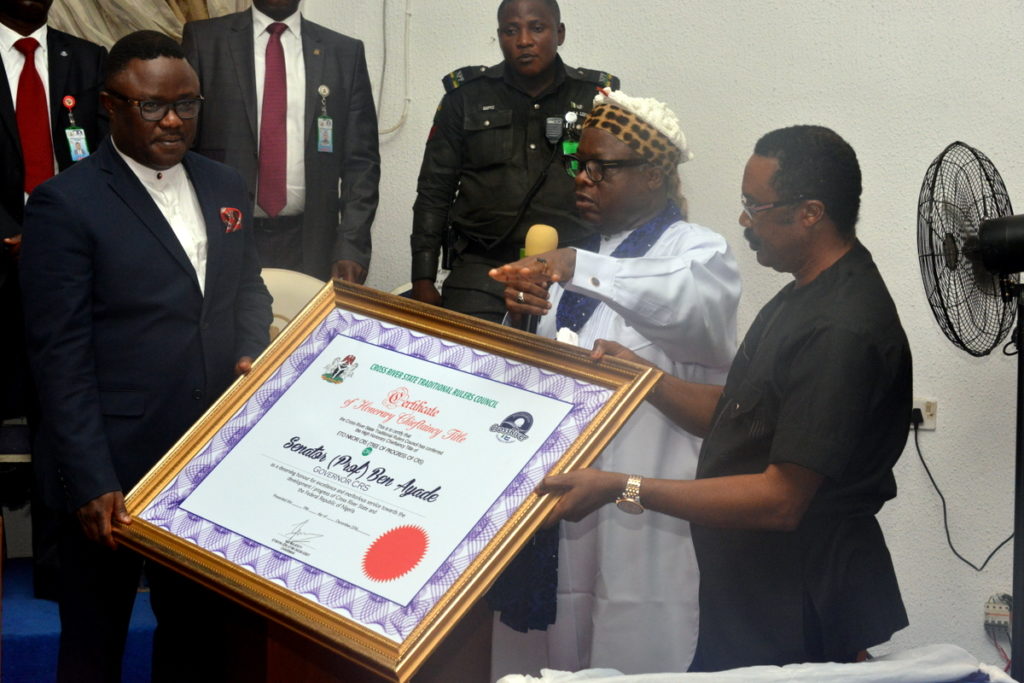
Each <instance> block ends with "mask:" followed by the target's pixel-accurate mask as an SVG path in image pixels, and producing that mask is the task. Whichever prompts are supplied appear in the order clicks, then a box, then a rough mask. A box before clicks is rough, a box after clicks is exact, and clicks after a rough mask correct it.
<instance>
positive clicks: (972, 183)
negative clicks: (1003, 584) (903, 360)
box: [917, 142, 1024, 681]
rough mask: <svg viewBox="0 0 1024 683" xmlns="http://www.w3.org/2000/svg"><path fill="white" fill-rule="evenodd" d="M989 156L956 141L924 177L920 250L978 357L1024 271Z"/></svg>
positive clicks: (1023, 622) (1003, 319) (1023, 401)
mask: <svg viewBox="0 0 1024 683" xmlns="http://www.w3.org/2000/svg"><path fill="white" fill-rule="evenodd" d="M1012 213H1013V209H1012V208H1011V206H1010V197H1009V196H1008V195H1007V192H1006V186H1005V185H1004V184H1003V179H1002V178H1001V177H1000V176H999V172H998V171H997V170H996V168H995V166H993V165H992V162H991V161H990V160H989V158H988V157H987V156H985V155H984V154H982V153H981V152H979V151H978V150H976V149H974V148H972V147H970V146H969V145H966V144H964V143H962V142H954V143H953V144H951V145H949V146H948V147H946V149H944V150H943V151H942V153H941V154H939V156H938V157H936V158H935V161H933V162H932V164H931V166H929V167H928V170H927V171H926V172H925V174H924V183H923V184H922V185H921V196H920V197H919V198H918V204H917V251H918V258H919V260H920V265H921V277H922V278H923V280H924V289H925V294H926V295H927V296H928V303H929V304H930V305H931V309H932V313H934V314H935V319H936V320H937V321H938V323H939V326H940V327H941V328H942V331H943V332H944V333H945V334H946V336H947V337H948V338H949V339H950V341H952V342H953V343H954V344H956V345H957V346H958V347H959V348H961V349H963V350H964V351H966V352H967V353H969V354H971V355H973V356H984V355H987V354H988V353H989V352H990V351H992V349H994V348H995V347H996V346H998V345H999V344H1000V343H1002V341H1003V339H1005V338H1006V335H1007V334H1008V333H1009V332H1010V330H1011V329H1012V328H1013V322H1014V316H1015V315H1016V316H1017V318H1018V322H1019V321H1021V320H1024V317H1022V316H1020V315H1019V314H1020V312H1021V306H1022V305H1024V303H1022V296H1021V294H1022V292H1021V285H1020V282H1019V275H1018V274H1019V273H1020V272H1021V271H1024V215H1022V216H1014V215H1012ZM1013 342H1014V344H1015V345H1016V347H1017V447H1016V469H1015V486H1016V488H1015V492H1014V519H1013V528H1014V544H1013V604H1014V606H1015V607H1016V609H1014V610H1013V615H1012V618H1011V629H1010V630H1011V636H1012V641H1011V642H1012V647H1013V649H1012V654H1011V656H1012V658H1013V660H1012V662H1013V663H1012V669H1011V676H1013V678H1014V679H1015V680H1018V681H1024V576H1022V574H1024V543H1021V542H1018V540H1019V539H1021V538H1024V536H1022V534H1024V526H1022V525H1024V413H1022V410H1024V365H1022V363H1021V353H1020V350H1021V349H1022V348H1024V337H1022V333H1021V325H1020V324H1018V326H1017V329H1016V331H1015V333H1014V340H1013Z"/></svg>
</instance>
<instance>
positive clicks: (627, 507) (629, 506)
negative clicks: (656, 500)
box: [615, 498, 644, 515]
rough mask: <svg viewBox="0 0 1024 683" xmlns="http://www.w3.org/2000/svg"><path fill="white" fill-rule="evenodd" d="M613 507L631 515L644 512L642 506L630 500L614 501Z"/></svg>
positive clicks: (620, 499)
mask: <svg viewBox="0 0 1024 683" xmlns="http://www.w3.org/2000/svg"><path fill="white" fill-rule="evenodd" d="M615 507H617V508H619V509H620V510H622V511H623V512H626V513H629V514H631V515H639V514H640V513H641V512H643V511H644V506H643V505H641V504H640V503H639V502H637V501H635V500H632V499H630V498H619V499H618V500H617V501H615Z"/></svg>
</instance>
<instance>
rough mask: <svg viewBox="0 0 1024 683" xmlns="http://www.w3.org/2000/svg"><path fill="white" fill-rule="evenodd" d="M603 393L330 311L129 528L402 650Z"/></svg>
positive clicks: (473, 351) (503, 360) (573, 381)
mask: <svg viewBox="0 0 1024 683" xmlns="http://www.w3.org/2000/svg"><path fill="white" fill-rule="evenodd" d="M611 393H612V391H611V390H610V389H608V388H606V387H601V386H597V385H594V384H590V383H588V382H585V381H582V380H578V379H575V378H572V377H567V376H565V375H562V374H559V373H557V372H553V371H549V370H544V369H541V368H539V367H535V366H532V365H529V364H526V363H522V362H518V361H515V360H512V359H509V358H506V357H503V356H500V355H496V354H491V353H488V352H487V351H484V350H481V349H473V348H469V347H466V346H462V345H459V344H458V343H455V342H451V341H446V340H444V339H440V338H437V337H433V336H431V335H428V334H423V333H418V332H412V331H410V330H408V329H404V328H401V327H397V326H394V325H389V324H387V323H384V322H381V321H378V320H374V319H373V318H368V317H364V316H359V315H357V314H353V313H351V312H346V311H343V310H335V311H334V312H332V313H330V314H329V315H327V317H326V318H325V319H324V320H323V321H322V322H321V323H320V324H319V325H318V326H317V327H316V328H315V329H314V330H313V332H312V333H311V334H310V335H309V337H308V338H307V339H306V340H305V341H303V342H302V343H301V344H300V345H299V346H298V347H297V348H296V350H295V351H294V352H292V354H291V355H290V356H289V357H288V358H287V359H286V360H285V361H284V363H282V364H281V366H280V367H279V368H278V369H277V370H276V371H275V372H274V374H273V375H271V376H270V377H269V379H267V381H266V382H264V384H263V385H262V386H260V388H259V389H258V390H257V391H256V392H255V393H254V394H253V395H252V396H251V397H250V398H249V399H248V400H247V401H246V402H245V403H244V404H243V405H242V406H241V408H239V409H238V411H237V412H236V413H235V414H234V415H233V416H232V417H231V418H230V419H229V420H228V421H227V422H226V423H225V424H224V426H223V427H221V428H220V429H219V431H218V432H217V434H215V435H214V437H213V438H212V439H211V440H210V442H209V443H208V444H206V445H205V446H203V447H202V448H201V449H200V450H199V451H198V452H197V453H196V455H195V456H194V457H193V458H192V459H191V460H190V461H189V462H188V463H187V464H186V465H185V466H184V467H183V468H182V469H181V471H180V473H179V474H178V475H176V477H175V479H174V480H173V481H171V483H170V484H169V485H168V486H167V487H166V488H165V489H163V490H162V491H161V492H160V493H159V495H157V496H156V497H155V498H154V499H153V500H152V502H150V503H149V504H148V505H147V506H146V508H145V509H144V510H143V511H142V513H141V514H140V515H139V516H140V517H141V518H142V519H144V520H146V521H148V522H151V523H152V524H155V525H157V526H159V527H161V528H163V529H167V530H168V531H170V532H172V533H173V534H175V535H176V536H178V537H180V538H183V539H188V540H190V541H192V542H193V543H195V544H196V545H198V546H201V547H203V548H205V549H207V550H209V551H211V552H213V553H216V554H217V555H220V556H222V557H224V558H226V559H227V560H229V561H231V562H232V563H234V564H236V565H238V566H241V567H245V568H248V569H250V570H251V571H253V572H255V573H256V574H259V575H260V576H262V577H264V578H266V579H269V580H270V581H273V582H275V583H278V584H280V585H283V586H285V587H287V588H288V589H289V590H291V591H294V592H295V593H298V594H300V595H303V596H306V597H309V598H310V599H312V600H314V601H316V602H317V603H319V604H320V605H322V606H324V607H328V608H329V609H332V610H335V611H337V612H338V613H339V614H343V615H345V616H346V617H348V618H352V619H354V620H355V621H357V622H358V623H360V624H362V625H363V626H365V627H367V628H369V629H371V630H373V631H374V632H376V633H379V634H381V635H383V636H385V637H387V638H389V639H392V640H394V641H395V642H402V640H403V638H405V637H406V636H407V635H408V634H409V633H410V632H411V630H412V629H413V628H414V627H415V626H416V624H417V623H419V620H420V619H422V618H423V615H424V614H426V613H427V611H429V610H430V609H431V608H432V607H433V605H435V604H437V600H438V599H440V596H442V595H444V593H445V591H447V590H448V589H449V588H450V587H451V586H452V585H453V583H454V581H455V580H456V578H457V577H458V576H459V575H460V573H461V572H462V571H463V570H464V569H465V568H466V567H467V566H468V564H469V563H470V562H472V560H473V559H474V558H475V557H476V555H477V554H478V553H479V552H480V550H481V549H482V548H483V547H484V546H485V545H486V543H487V542H488V541H489V540H490V539H491V538H493V536H494V534H495V533H496V531H497V530H498V529H500V528H501V527H502V525H503V524H504V523H505V522H506V521H507V520H508V519H509V518H510V515H511V514H512V513H513V512H514V511H515V510H516V509H517V508H518V506H519V505H520V504H521V503H522V501H523V500H525V498H526V497H527V496H528V495H529V494H530V492H531V491H532V490H533V488H534V487H535V486H536V484H537V483H538V482H539V480H540V478H541V477H543V475H544V473H545V472H546V471H548V469H549V468H550V467H552V466H553V465H554V463H555V462H557V461H558V458H559V457H561V454H562V453H563V452H564V451H565V449H566V448H567V447H568V446H569V445H570V444H572V443H573V442H574V441H575V439H577V438H578V437H579V435H580V434H581V433H582V431H583V430H584V429H585V428H586V427H587V426H588V425H589V424H590V423H591V421H592V420H593V418H594V415H596V414H597V412H598V411H599V410H600V409H601V407H602V406H603V405H604V404H605V403H606V402H607V401H608V399H609V396H610V395H611Z"/></svg>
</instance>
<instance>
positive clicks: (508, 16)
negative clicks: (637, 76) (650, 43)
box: [410, 0, 619, 322]
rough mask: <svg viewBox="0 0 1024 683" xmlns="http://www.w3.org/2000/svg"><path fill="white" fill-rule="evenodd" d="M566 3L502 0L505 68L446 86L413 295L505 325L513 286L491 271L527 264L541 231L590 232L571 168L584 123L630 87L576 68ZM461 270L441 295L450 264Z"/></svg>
mask: <svg viewBox="0 0 1024 683" xmlns="http://www.w3.org/2000/svg"><path fill="white" fill-rule="evenodd" d="M564 40H565V25H564V24H562V23H561V16H560V12H559V9H558V3H557V2H556V0H502V2H501V4H500V5H499V7H498V42H499V44H500V45H501V51H502V54H503V55H504V57H505V60H504V61H503V62H502V63H501V64H497V65H495V66H492V67H484V66H477V67H464V68H462V69H458V70H456V71H454V72H452V73H450V74H448V76H446V77H445V78H444V86H445V91H446V94H445V96H444V98H443V99H442V100H441V104H440V105H439V106H438V108H437V113H436V114H435V116H434V126H433V128H431V131H430V136H429V138H428V139H427V146H426V151H425V152H424V154H423V165H422V167H421V168H420V175H419V181H418V183H417V188H416V191H417V198H416V203H415V204H414V205H413V229H412V237H411V240H410V241H411V245H412V285H413V289H412V296H413V298H416V299H419V300H420V301H425V302H427V303H431V304H435V305H438V304H439V305H442V306H444V307H445V308H449V309H451V310H455V311H459V312H462V313H468V314H470V315H474V316H477V317H479V318H484V319H486V320H492V321H496V322H497V321H500V320H501V319H502V317H503V316H504V314H505V302H504V298H503V288H504V286H503V285H502V284H501V283H499V282H496V281H495V280H492V279H491V278H490V277H488V275H487V272H488V271H489V270H490V269H491V268H495V267H497V266H500V265H502V264H505V263H508V262H510V261H513V260H516V259H518V258H519V250H520V248H521V247H522V246H523V243H524V241H525V238H526V232H527V230H528V229H529V228H530V226H531V225H533V224H535V223H546V224H549V225H552V226H554V227H555V228H557V229H558V233H559V246H563V247H564V246H573V245H575V244H577V243H579V242H580V241H581V240H582V239H583V238H585V237H586V236H587V235H588V234H589V233H590V228H589V227H588V226H586V225H585V224H584V223H583V222H582V221H581V220H580V218H579V216H578V215H577V213H576V210H575V200H574V195H573V192H574V190H573V180H572V178H570V177H569V176H567V175H566V174H565V172H564V171H563V170H562V168H561V156H562V154H563V152H573V151H575V150H574V149H573V148H572V147H571V145H572V144H573V138H574V137H578V131H577V130H576V126H577V125H578V124H581V123H582V122H583V119H584V117H585V116H586V114H587V112H589V111H590V107H591V105H592V102H593V99H594V94H595V92H596V90H597V88H599V87H602V88H603V87H610V88H613V89H618V87H619V81H618V79H617V78H615V77H614V76H612V75H610V74H608V73H604V72H601V71H592V70H590V69H577V68H573V67H570V66H567V65H566V64H565V63H563V62H562V59H561V58H560V57H559V56H558V46H559V45H561V44H562V42H563V41H564ZM442 247H444V251H445V252H446V254H445V256H446V261H448V262H447V263H445V264H444V267H446V268H450V269H451V273H450V275H449V276H448V278H447V280H445V283H444V292H443V294H439V293H438V291H437V289H436V288H435V286H434V281H435V279H436V277H437V268H438V257H439V255H440V254H441V252H442Z"/></svg>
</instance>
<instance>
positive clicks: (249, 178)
mask: <svg viewBox="0 0 1024 683" xmlns="http://www.w3.org/2000/svg"><path fill="white" fill-rule="evenodd" d="M298 7H299V0H254V2H253V7H252V9H251V10H246V11H243V12H238V13H236V14H229V15H227V16H224V17H219V18H217V19H207V20H204V21H196V22H190V23H188V24H186V25H185V31H184V35H183V39H182V45H183V47H184V49H185V53H186V55H187V56H188V60H189V62H191V63H192V66H193V67H194V68H195V70H196V72H197V73H198V74H199V80H200V83H201V85H202V90H203V95H204V96H205V98H206V101H205V103H204V105H203V106H204V109H203V120H202V123H201V124H200V127H199V133H198V137H197V138H196V151H197V152H199V153H201V154H203V155H205V156H208V157H210V158H212V159H215V160H217V161H222V162H224V163H226V164H228V165H230V166H234V167H235V168H237V169H238V170H239V171H240V172H241V173H242V176H243V177H244V178H245V180H246V184H247V186H248V189H249V194H250V196H251V198H252V199H253V201H254V203H255V204H256V207H257V208H256V212H257V213H256V224H255V233H254V234H255V236H256V242H257V246H258V247H259V251H260V259H261V261H262V263H263V265H264V266H272V267H280V268H289V269H292V270H299V271H302V272H304V273H308V274H309V275H312V276H314V277H317V278H320V279H326V278H327V277H340V278H343V279H345V280H349V281H352V282H358V283H362V282H363V281H365V280H366V274H367V269H368V268H369V265H370V250H371V243H370V225H371V224H372V223H373V217H374V214H375V213H376V211H377V199H378V193H377V186H378V183H379V181H380V154H379V152H378V147H377V115H376V113H375V111H374V106H373V94H372V91H371V88H370V78H369V74H368V73H367V70H366V57H365V55H364V52H363V44H362V42H361V41H358V40H355V39H353V38H349V37H348V36H343V35H341V34H340V33H336V32H334V31H331V30H329V29H327V28H324V27H323V26H319V25H317V24H314V23H313V22H311V21H307V20H306V19H304V18H303V17H302V16H301V14H300V13H299V11H298ZM339 181H340V183H341V188H340V192H339V188H338V184H339Z"/></svg>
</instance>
